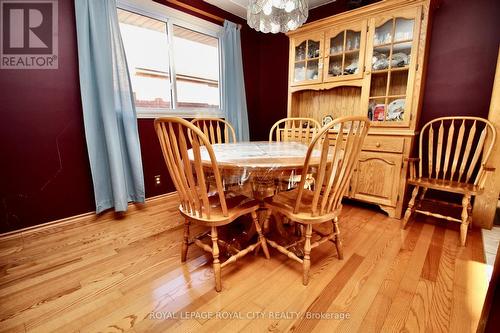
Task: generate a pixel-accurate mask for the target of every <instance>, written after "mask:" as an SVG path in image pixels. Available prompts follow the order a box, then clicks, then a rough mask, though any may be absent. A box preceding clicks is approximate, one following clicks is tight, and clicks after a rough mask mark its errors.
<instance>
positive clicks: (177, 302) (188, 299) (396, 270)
mask: <svg viewBox="0 0 500 333" xmlns="http://www.w3.org/2000/svg"><path fill="white" fill-rule="evenodd" d="M433 221H434V220H433V219H432V218H425V217H422V216H417V220H416V221H415V222H411V223H410V225H409V227H408V228H407V230H405V231H403V232H401V231H400V229H399V221H398V220H395V219H391V218H388V217H386V216H385V215H383V214H382V213H379V212H377V211H375V210H370V209H367V208H363V207H358V206H345V207H344V210H343V213H342V216H341V220H340V226H341V233H342V239H343V242H344V260H342V261H341V260H338V259H337V254H336V251H335V247H334V245H333V244H330V243H325V244H323V245H322V246H320V247H318V248H317V249H315V250H316V251H315V252H314V253H313V255H312V267H311V275H310V282H309V285H308V286H307V287H304V286H303V285H302V273H301V272H302V271H301V267H300V265H299V264H298V263H296V262H294V261H293V260H290V259H287V258H286V257H285V256H284V255H281V254H279V253H278V252H277V251H272V252H271V259H270V260H266V259H264V257H263V255H262V252H261V253H260V254H259V255H258V256H254V255H249V256H246V257H244V258H243V259H241V261H239V262H237V263H236V264H233V265H230V266H228V267H227V269H224V270H223V271H222V283H223V287H222V288H223V289H222V292H221V293H217V292H215V290H214V281H213V273H212V268H211V265H210V264H209V263H210V258H208V257H207V256H206V254H205V253H202V251H201V250H200V249H198V248H197V247H196V246H191V247H190V248H189V252H188V261H187V262H186V264H184V265H182V264H181V263H180V244H181V240H182V224H181V223H182V221H181V219H180V216H179V214H178V213H177V202H176V198H175V197H172V196H171V197H168V198H166V199H159V200H154V201H151V202H150V203H148V204H147V206H145V207H143V208H142V209H137V210H134V211H132V212H130V213H128V214H127V216H126V217H123V218H120V219H114V218H113V216H111V215H110V214H108V215H105V216H102V217H100V218H90V217H83V218H80V221H79V222H78V223H77V224H67V225H64V226H60V227H55V228H52V229H47V230H42V231H40V232H35V233H26V234H24V235H23V236H22V237H10V238H4V239H0V331H1V332H6V331H9V332H25V331H37V332H51V331H59V332H72V331H79V332H124V331H125V332H144V331H152V332H167V331H168V332H237V331H244V332H267V331H273V332H286V331H293V332H347V331H349V332H396V331H404V332H423V331H430V332H474V331H475V329H476V326H477V323H478V320H479V316H480V313H481V308H482V303H483V300H484V297H485V293H486V288H487V284H488V281H487V279H488V277H487V269H486V265H485V264H484V254H483V250H482V240H481V234H480V231H479V230H478V229H473V230H472V231H470V234H469V236H468V238H467V242H468V246H467V247H465V248H461V247H459V232H458V230H457V229H454V225H453V224H452V225H449V226H445V227H443V224H434V222H433ZM423 222H425V223H423ZM440 223H441V222H440ZM193 230H194V231H193V232H195V233H196V232H200V231H202V229H201V228H199V227H195V228H193ZM153 311H154V312H153ZM297 312H299V314H297ZM320 315H323V316H330V317H333V318H326V319H325V318H324V319H321V318H319V317H318V316H320ZM172 316H176V317H177V318H170V317H172ZM181 316H182V317H181ZM238 316H239V317H242V319H239V318H237V317H238ZM306 316H308V317H306ZM342 316H344V319H343V320H342V318H339V317H342ZM345 317H348V319H345Z"/></svg>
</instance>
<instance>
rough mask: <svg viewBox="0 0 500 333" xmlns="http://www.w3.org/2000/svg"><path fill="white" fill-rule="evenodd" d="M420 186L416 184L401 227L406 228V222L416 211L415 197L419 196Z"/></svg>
mask: <svg viewBox="0 0 500 333" xmlns="http://www.w3.org/2000/svg"><path fill="white" fill-rule="evenodd" d="M419 188H420V187H419V186H415V188H414V189H413V192H412V193H411V199H410V201H409V202H408V208H407V209H406V212H405V216H404V218H403V221H402V222H403V223H402V225H401V229H404V228H406V224H407V223H408V221H409V220H410V217H411V214H413V212H414V211H415V199H416V198H417V195H418V190H419Z"/></svg>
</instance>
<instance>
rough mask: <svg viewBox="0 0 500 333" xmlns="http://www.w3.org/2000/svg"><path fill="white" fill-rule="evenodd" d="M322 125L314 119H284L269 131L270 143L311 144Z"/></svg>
mask: <svg viewBox="0 0 500 333" xmlns="http://www.w3.org/2000/svg"><path fill="white" fill-rule="evenodd" d="M320 128H321V125H320V124H319V122H318V121H317V120H315V119H312V118H283V119H281V120H278V121H277V122H276V123H274V125H273V126H272V127H271V130H270V131H269V142H272V141H276V142H280V141H296V142H303V143H306V144H309V142H311V140H312V138H313V137H314V135H316V133H318V131H319V129H320Z"/></svg>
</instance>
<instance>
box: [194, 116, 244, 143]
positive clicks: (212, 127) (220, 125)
mask: <svg viewBox="0 0 500 333" xmlns="http://www.w3.org/2000/svg"><path fill="white" fill-rule="evenodd" d="M191 123H193V124H194V125H195V126H196V127H198V128H199V129H200V130H201V131H202V132H203V134H205V136H206V137H207V138H208V141H210V143H211V144H216V143H229V142H236V132H235V131H234V128H233V126H232V125H231V124H230V123H229V122H228V121H226V120H224V119H222V118H194V119H193V120H191ZM188 137H189V141H192V139H191V132H190V131H188Z"/></svg>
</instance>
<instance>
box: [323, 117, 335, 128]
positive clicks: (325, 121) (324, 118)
mask: <svg viewBox="0 0 500 333" xmlns="http://www.w3.org/2000/svg"><path fill="white" fill-rule="evenodd" d="M332 121H333V117H332V116H330V115H327V116H324V117H323V119H322V120H321V123H322V124H323V126H325V125H326V124H328V123H331V122H332Z"/></svg>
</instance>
